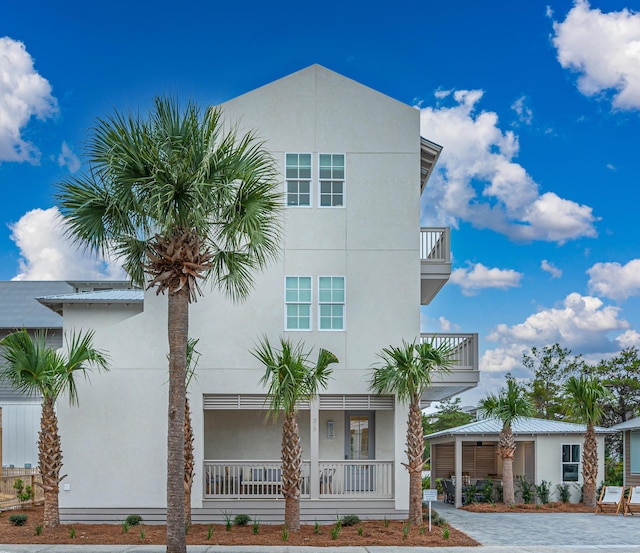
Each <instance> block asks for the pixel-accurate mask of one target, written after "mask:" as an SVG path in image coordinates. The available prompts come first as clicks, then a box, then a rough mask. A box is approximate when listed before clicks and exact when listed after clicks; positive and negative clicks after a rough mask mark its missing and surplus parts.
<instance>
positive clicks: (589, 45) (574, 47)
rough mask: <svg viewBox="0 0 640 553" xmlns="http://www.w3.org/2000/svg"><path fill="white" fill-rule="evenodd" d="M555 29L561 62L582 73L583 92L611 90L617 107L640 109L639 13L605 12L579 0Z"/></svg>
mask: <svg viewBox="0 0 640 553" xmlns="http://www.w3.org/2000/svg"><path fill="white" fill-rule="evenodd" d="M553 29H554V31H555V36H554V37H553V45H554V46H555V47H556V49H557V50H558V61H559V62H560V65H562V67H564V68H565V69H571V70H573V71H575V72H577V73H578V74H579V77H578V90H580V92H581V93H582V94H584V95H585V96H596V95H601V94H602V93H605V94H606V93H612V94H613V101H612V104H613V107H614V108H616V109H640V14H638V13H634V12H632V11H630V10H628V9H623V10H622V11H619V12H609V13H603V12H602V11H601V10H599V9H593V10H592V9H591V7H590V5H589V2H587V1H586V0H576V1H575V3H574V6H573V8H572V9H571V10H570V11H569V13H568V14H567V17H566V19H565V20H564V21H563V22H562V23H558V22H554V23H553Z"/></svg>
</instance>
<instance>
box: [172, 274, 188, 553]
mask: <svg viewBox="0 0 640 553" xmlns="http://www.w3.org/2000/svg"><path fill="white" fill-rule="evenodd" d="M168 331H169V409H168V428H167V553H186V551H187V542H186V531H185V520H184V413H185V399H186V395H187V394H186V366H187V341H188V335H189V289H188V288H187V287H186V286H185V287H183V288H181V289H180V290H178V291H171V290H170V291H169V301H168Z"/></svg>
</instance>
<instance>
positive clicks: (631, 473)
mask: <svg viewBox="0 0 640 553" xmlns="http://www.w3.org/2000/svg"><path fill="white" fill-rule="evenodd" d="M611 430H616V431H618V432H622V465H623V484H624V485H625V486H640V417H636V418H634V419H630V420H628V421H624V422H621V423H618V424H615V425H614V426H612V427H611Z"/></svg>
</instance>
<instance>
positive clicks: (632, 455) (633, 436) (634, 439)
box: [629, 430, 640, 474]
mask: <svg viewBox="0 0 640 553" xmlns="http://www.w3.org/2000/svg"><path fill="white" fill-rule="evenodd" d="M629 471H630V472H631V474H640V430H632V431H631V432H629Z"/></svg>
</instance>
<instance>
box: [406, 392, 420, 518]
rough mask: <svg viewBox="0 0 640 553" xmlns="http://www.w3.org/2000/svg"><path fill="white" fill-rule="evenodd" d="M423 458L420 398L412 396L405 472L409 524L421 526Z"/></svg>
mask: <svg viewBox="0 0 640 553" xmlns="http://www.w3.org/2000/svg"><path fill="white" fill-rule="evenodd" d="M423 457H424V430H423V427H422V412H421V411H420V396H419V395H418V394H414V396H413V398H412V400H411V404H410V405H409V422H408V424H407V458H408V461H409V463H408V464H407V470H408V471H409V522H410V523H411V524H416V525H418V526H421V525H422V523H423V520H422V465H423V462H424V460H423Z"/></svg>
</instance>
